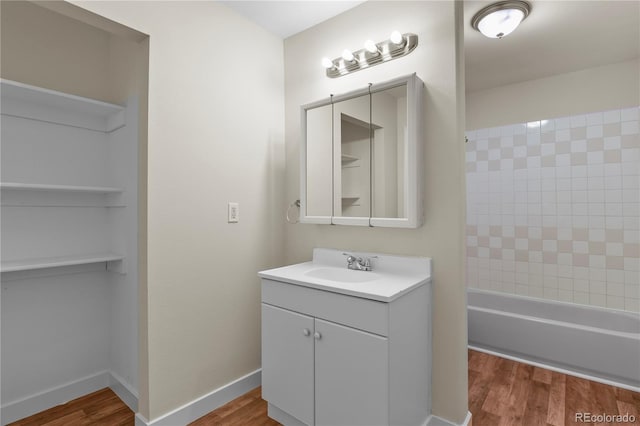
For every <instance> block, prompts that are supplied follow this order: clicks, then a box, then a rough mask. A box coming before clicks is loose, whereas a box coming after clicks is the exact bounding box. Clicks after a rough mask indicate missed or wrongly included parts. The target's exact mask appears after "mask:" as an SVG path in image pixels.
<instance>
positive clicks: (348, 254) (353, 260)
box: [342, 253, 357, 263]
mask: <svg viewBox="0 0 640 426" xmlns="http://www.w3.org/2000/svg"><path fill="white" fill-rule="evenodd" d="M342 255H343V256H347V263H353V262H355V261H356V259H357V258H356V257H355V256H354V255H352V254H351V253H342Z"/></svg>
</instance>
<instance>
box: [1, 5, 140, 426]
mask: <svg viewBox="0 0 640 426" xmlns="http://www.w3.org/2000/svg"><path fill="white" fill-rule="evenodd" d="M1 7H2V10H1V19H2V22H1V28H2V29H1V31H2V34H1V36H2V45H1V49H2V66H1V69H0V76H1V77H2V79H3V83H2V123H1V124H2V135H1V136H2V147H1V166H2V168H1V181H2V207H1V208H2V211H1V218H2V221H1V222H2V223H1V226H2V229H1V231H2V244H1V248H2V252H1V254H2V294H1V303H2V310H1V315H2V318H1V320H2V342H1V349H2V356H1V360H2V365H1V373H2V392H1V397H2V424H5V423H7V422H11V421H13V420H16V419H19V418H21V417H24V416H27V415H29V414H32V413H34V412H37V411H40V410H42V409H46V408H49V407H51V406H53V405H56V404H59V403H62V402H65V401H66V400H68V399H71V398H74V397H77V396H79V395H82V394H86V393H89V392H91V391H93V390H96V389H99V388H103V387H105V386H111V387H112V388H114V390H115V391H116V392H117V393H118V394H119V395H120V396H121V398H122V399H123V400H124V401H125V402H126V403H127V404H129V405H130V406H131V407H132V408H133V409H134V410H135V409H136V405H137V398H138V340H139V339H138V290H139V288H138V281H139V280H138V264H139V262H138V256H139V250H140V249H142V250H144V247H138V211H139V206H138V200H139V197H140V192H139V182H138V170H139V163H144V162H145V158H144V153H145V150H144V149H143V147H144V143H141V141H143V142H144V139H145V138H144V134H145V132H144V131H141V127H140V126H139V123H140V112H141V111H144V109H145V108H146V89H145V85H144V82H145V77H144V75H145V73H146V69H145V63H146V59H145V58H146V56H147V55H148V48H147V45H146V42H144V35H142V34H139V37H138V40H136V37H131V38H129V39H126V38H122V37H119V36H115V35H113V34H111V33H110V32H108V31H104V30H102V29H98V28H96V27H93V26H91V25H88V24H85V23H83V22H80V21H78V20H75V19H72V18H69V17H67V16H64V15H62V14H59V13H56V12H54V11H51V10H48V9H45V8H42V7H40V6H38V5H35V4H33V3H29V2H24V1H20V2H2V4H1ZM141 41H142V43H141ZM106 102H108V103H106ZM142 118H143V123H144V114H143V117H142ZM144 127H146V125H143V126H142V128H144ZM141 153H142V155H140V154H141ZM143 194H144V186H143Z"/></svg>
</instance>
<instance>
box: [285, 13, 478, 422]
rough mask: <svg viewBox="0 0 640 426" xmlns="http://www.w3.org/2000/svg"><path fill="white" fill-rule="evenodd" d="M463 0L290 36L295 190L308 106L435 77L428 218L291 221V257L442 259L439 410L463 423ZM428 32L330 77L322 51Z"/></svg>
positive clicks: (437, 310) (428, 111) (290, 176)
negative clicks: (322, 251)
mask: <svg viewBox="0 0 640 426" xmlns="http://www.w3.org/2000/svg"><path fill="white" fill-rule="evenodd" d="M455 3H461V2H453V1H440V2H419V1H416V2H395V1H389V2H386V1H372V2H367V3H364V4H363V5H361V6H358V7H356V8H354V9H352V10H349V11H347V12H346V13H344V14H342V15H339V16H337V17H335V18H333V19H330V20H328V21H326V22H323V23H321V24H319V25H317V26H315V27H313V28H311V29H309V30H306V31H304V32H302V33H300V34H298V35H295V36H292V37H290V38H288V39H286V40H285V72H286V83H285V85H286V87H285V89H286V155H287V157H286V158H287V162H286V164H287V170H286V177H287V179H286V185H287V186H286V190H287V192H286V195H287V201H288V202H291V201H293V200H295V199H297V198H299V197H300V193H299V179H298V170H299V168H298V166H299V157H298V156H299V144H300V123H299V121H300V119H299V107H300V105H302V104H305V103H309V102H312V101H314V100H318V99H322V98H326V97H327V96H328V95H329V94H331V93H334V94H338V93H344V92H347V91H350V90H353V89H355V88H360V87H366V85H367V83H369V82H381V81H385V80H389V79H391V78H394V77H398V76H401V75H406V74H410V73H413V72H417V74H418V76H419V77H420V78H421V79H422V80H423V81H424V82H425V84H426V92H427V96H426V105H425V116H424V123H425V128H426V138H425V140H424V144H425V151H426V152H425V193H424V196H425V209H426V221H425V224H424V225H423V226H422V227H421V228H419V229H415V230H409V229H382V228H363V227H345V226H330V225H295V226H287V228H286V255H287V259H286V260H287V262H288V263H294V262H299V261H304V260H308V259H310V258H311V251H312V249H313V248H314V247H330V248H339V249H344V250H366V251H378V252H382V253H396V254H404V255H420V256H430V257H432V258H433V262H434V281H433V282H434V316H433V412H434V414H436V415H438V416H442V417H445V418H447V419H450V420H453V421H456V422H462V421H463V420H464V416H465V414H466V412H467V352H466V345H467V334H466V327H467V324H466V296H465V285H464V273H463V270H464V263H463V258H464V248H463V232H464V228H463V226H464V210H465V208H464V203H465V189H464V179H463V173H464V172H463V161H464V160H463V155H464V152H463V150H464V143H463V139H464V136H463V129H464V81H463V79H462V78H461V76H463V73H464V71H463V70H464V68H463V65H462V59H461V57H460V56H461V54H462V48H461V44H457V42H459V40H457V39H456V37H462V28H461V24H462V22H461V16H460V15H456V13H455V12H456V9H457V8H458V7H460V4H457V5H455ZM395 29H398V30H400V31H403V32H413V33H416V34H418V37H419V38H420V45H419V46H418V48H417V49H416V50H415V51H414V52H413V53H411V54H410V55H409V56H407V57H405V58H401V59H397V60H394V61H392V62H389V63H386V64H382V65H379V66H376V67H375V68H372V69H370V70H366V71H360V72H357V73H354V74H351V75H348V76H345V77H341V78H337V79H329V78H327V77H326V76H325V75H324V70H323V68H322V67H321V66H320V58H321V57H322V56H328V57H330V58H335V57H337V56H339V55H340V52H342V50H343V49H344V48H351V49H353V50H357V49H359V48H360V46H362V43H363V42H364V40H366V39H368V38H372V39H373V40H375V41H381V40H384V39H386V38H388V36H389V34H390V33H391V31H392V30H395Z"/></svg>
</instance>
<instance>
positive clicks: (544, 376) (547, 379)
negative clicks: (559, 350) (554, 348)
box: [533, 367, 551, 385]
mask: <svg viewBox="0 0 640 426" xmlns="http://www.w3.org/2000/svg"><path fill="white" fill-rule="evenodd" d="M533 380H535V381H536V382H541V383H546V384H548V385H550V384H551V370H547V369H545V368H540V367H534V368H533Z"/></svg>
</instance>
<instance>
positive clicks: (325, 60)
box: [322, 56, 334, 68]
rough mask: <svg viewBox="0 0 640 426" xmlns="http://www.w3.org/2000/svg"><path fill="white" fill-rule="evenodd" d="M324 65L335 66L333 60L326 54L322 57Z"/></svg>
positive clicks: (326, 66) (327, 66)
mask: <svg viewBox="0 0 640 426" xmlns="http://www.w3.org/2000/svg"><path fill="white" fill-rule="evenodd" d="M322 66H323V67H325V68H333V67H334V65H333V61H332V60H331V59H329V58H327V57H326V56H325V57H324V58H322Z"/></svg>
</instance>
